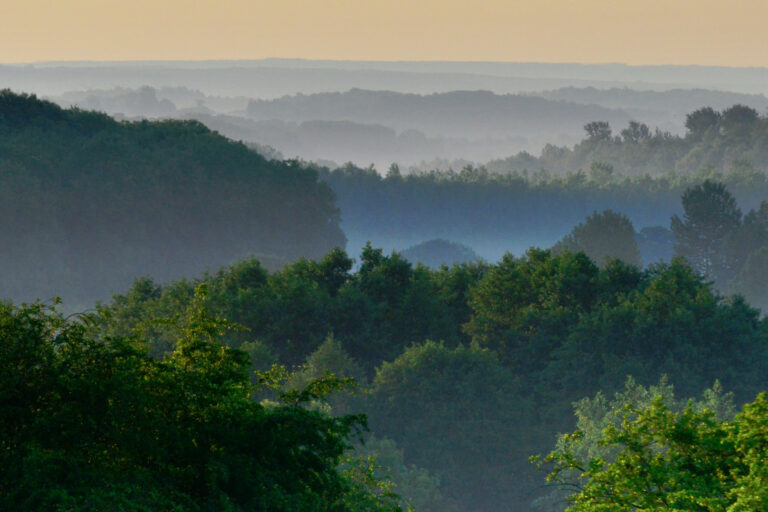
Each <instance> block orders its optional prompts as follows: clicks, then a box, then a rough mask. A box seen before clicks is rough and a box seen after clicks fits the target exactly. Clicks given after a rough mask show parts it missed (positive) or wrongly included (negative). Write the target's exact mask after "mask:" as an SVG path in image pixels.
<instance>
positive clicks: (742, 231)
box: [553, 180, 768, 311]
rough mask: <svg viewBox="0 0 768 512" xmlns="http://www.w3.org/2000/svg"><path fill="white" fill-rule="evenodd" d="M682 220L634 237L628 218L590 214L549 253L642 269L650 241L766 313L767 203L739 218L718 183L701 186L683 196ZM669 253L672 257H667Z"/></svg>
mask: <svg viewBox="0 0 768 512" xmlns="http://www.w3.org/2000/svg"><path fill="white" fill-rule="evenodd" d="M682 206H683V215H682V217H679V216H677V215H675V216H673V217H672V219H671V222H670V228H671V229H666V228H663V227H661V226H659V227H656V228H654V230H653V232H651V230H649V229H647V228H646V229H644V230H642V231H641V232H640V233H636V232H635V229H634V227H633V225H632V222H631V221H630V220H629V218H627V216H625V215H622V214H620V213H616V212H614V211H612V210H605V211H603V212H594V213H593V214H592V215H590V216H589V217H587V219H586V220H585V221H584V222H583V223H580V224H578V225H577V226H576V227H575V228H574V229H573V230H572V231H571V233H570V234H568V235H566V236H565V237H564V238H563V239H562V240H560V241H559V242H558V243H557V244H555V245H554V247H553V251H555V252H562V251H565V250H568V251H571V252H579V251H581V252H584V253H585V254H586V255H587V256H589V257H590V258H591V259H592V260H593V261H595V262H596V263H598V264H600V265H604V264H606V263H608V262H610V260H612V259H619V260H621V261H623V262H624V263H627V264H630V265H635V266H642V257H641V246H642V247H643V248H644V249H645V252H648V250H649V249H652V247H650V246H651V242H652V241H653V239H655V241H656V242H657V245H659V246H658V247H656V250H657V252H659V249H663V248H664V246H666V249H667V252H671V253H672V254H674V255H677V256H680V257H682V258H684V259H685V260H686V262H687V263H688V264H689V265H690V266H691V267H692V268H693V269H694V270H695V271H696V272H698V273H699V274H701V275H703V276H705V277H706V278H708V279H711V280H712V281H713V282H714V284H715V286H716V287H717V289H718V290H720V291H722V292H723V293H728V294H735V293H739V294H741V295H743V296H744V297H746V298H747V299H748V301H749V303H750V304H752V305H753V306H756V307H759V308H761V309H762V310H763V311H766V309H768V308H766V306H768V303H766V299H767V298H768V293H767V292H766V290H768V287H767V286H766V285H768V283H767V282H766V280H765V277H764V276H765V275H766V268H768V267H766V265H768V202H765V201H763V202H761V203H760V206H759V207H758V208H756V209H752V210H750V211H749V212H748V213H747V214H746V215H742V212H741V209H740V208H739V207H738V205H737V203H736V199H735V198H734V197H733V195H732V194H731V193H730V192H729V191H728V189H727V188H726V186H725V185H724V184H723V183H719V182H715V181H710V180H707V181H704V183H702V184H700V185H696V186H693V187H690V188H688V189H686V190H685V192H684V193H683V195H682ZM670 250H671V251H670Z"/></svg>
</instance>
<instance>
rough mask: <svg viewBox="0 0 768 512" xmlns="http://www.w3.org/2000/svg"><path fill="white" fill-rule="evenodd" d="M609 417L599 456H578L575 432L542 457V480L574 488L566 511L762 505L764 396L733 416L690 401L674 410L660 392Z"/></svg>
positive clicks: (767, 479)
mask: <svg viewBox="0 0 768 512" xmlns="http://www.w3.org/2000/svg"><path fill="white" fill-rule="evenodd" d="M613 416H614V419H613V420H612V421H611V422H610V423H609V424H608V425H607V426H606V427H605V428H604V429H603V430H602V432H601V433H600V435H599V436H598V439H597V445H598V446H599V447H601V448H600V450H601V451H602V453H601V454H598V455H595V456H590V457H587V458H586V460H585V458H584V457H582V456H580V455H579V451H581V450H583V444H584V443H585V440H586V437H585V433H584V432H583V431H581V430H577V431H575V432H573V433H571V434H566V435H565V436H563V437H562V438H561V440H560V445H559V448H558V449H557V450H555V451H553V452H552V453H550V454H549V455H548V456H547V457H546V458H544V459H543V462H544V463H545V464H547V463H548V464H551V468H552V470H551V472H550V474H549V476H548V480H549V481H550V482H554V483H565V481H564V480H563V479H564V477H565V480H566V481H568V482H569V483H570V485H572V487H571V489H575V490H573V491H571V492H569V496H568V501H569V502H570V504H571V506H570V507H569V508H568V510H569V511H572V512H597V511H616V512H619V511H624V510H626V511H629V510H659V511H673V510H686V511H688V510H696V511H702V512H716V511H724V510H728V511H739V512H746V511H755V510H764V509H765V507H766V505H768V493H766V488H767V487H766V486H767V485H768V462H766V461H768V434H767V433H766V429H765V425H766V423H767V422H768V401H766V395H765V394H760V395H758V397H757V399H756V400H755V401H754V402H752V403H750V404H747V405H745V406H744V408H743V409H742V411H741V412H740V413H739V414H737V415H736V416H735V417H734V418H733V419H722V418H718V417H717V415H716V413H715V412H714V411H713V410H711V409H709V408H707V407H696V406H695V404H693V403H689V404H688V405H687V406H686V407H685V408H683V409H682V410H680V411H675V410H673V409H672V408H670V406H669V405H668V404H667V403H666V401H665V399H664V397H663V396H662V395H658V396H656V397H655V398H654V399H653V400H651V402H650V403H648V404H642V405H636V404H632V403H627V404H624V405H623V406H622V407H620V408H617V409H615V410H614V411H613ZM592 444H593V445H594V442H593V443H592ZM574 476H575V477H576V480H573V477H574Z"/></svg>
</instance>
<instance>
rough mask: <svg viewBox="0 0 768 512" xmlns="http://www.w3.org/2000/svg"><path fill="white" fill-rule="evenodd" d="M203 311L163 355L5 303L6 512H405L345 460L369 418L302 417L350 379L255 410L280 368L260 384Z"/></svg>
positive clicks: (0, 318)
mask: <svg viewBox="0 0 768 512" xmlns="http://www.w3.org/2000/svg"><path fill="white" fill-rule="evenodd" d="M204 300H205V288H204V287H198V288H197V289H196V291H195V295H194V299H193V301H192V304H191V307H190V308H189V309H188V310H187V311H186V312H185V313H186V316H185V317H184V318H183V319H177V320H178V322H177V324H176V332H177V335H178V338H177V340H176V342H175V345H174V348H173V350H171V351H169V352H168V353H166V354H165V355H164V356H163V357H161V358H157V357H151V356H150V355H149V346H148V340H147V339H146V338H142V337H140V336H129V337H113V336H110V335H107V334H106V333H105V332H104V330H103V329H101V328H99V327H98V321H97V319H95V318H93V317H89V316H83V317H81V318H79V319H75V320H72V319H70V320H67V319H64V318H62V317H61V316H60V315H58V314H57V313H56V312H55V311H53V310H52V309H50V308H48V307H45V306H43V305H41V304H39V303H37V304H34V305H31V306H25V307H14V306H11V305H8V304H3V305H1V306H0V324H1V325H2V329H0V382H2V385H1V386H0V508H2V509H3V510H29V511H49V510H77V511H99V510H124V511H130V512H142V511H153V512H164V511H167V512H172V511H181V510H184V511H191V512H194V511H201V512H202V511H206V510H220V511H232V512H235V511H262V510H274V511H285V512H289V511H291V512H294V511H302V510H306V511H310V510H312V511H357V510H372V511H380V512H395V511H398V510H400V504H399V503H400V502H399V498H398V497H397V496H396V495H395V494H394V493H393V492H392V491H391V490H390V488H391V483H390V482H387V481H380V480H377V479H376V477H375V474H374V469H375V466H372V463H371V461H368V460H366V459H363V458H358V459H357V460H353V459H352V458H350V457H349V456H348V455H346V454H347V453H348V450H349V448H350V443H351V442H352V441H353V440H354V439H355V438H356V437H357V436H358V435H359V433H360V432H361V431H363V430H364V429H365V418H364V417H363V416H361V415H343V416H331V415H328V414H325V413H324V412H323V411H322V410H320V409H318V408H312V407H308V406H307V404H308V403H309V402H310V401H311V400H318V399H322V397H323V396H325V395H326V394H327V393H328V392H329V391H332V390H337V389H340V388H342V387H344V386H345V385H347V382H346V381H345V380H342V379H337V378H335V377H332V376H330V375H326V376H324V377H323V378H320V379H314V380H311V381H310V382H309V383H307V385H306V386H304V387H303V388H301V389H300V390H292V391H290V392H286V393H282V394H280V396H279V399H278V401H259V397H260V396H263V394H264V393H263V388H264V386H265V385H271V386H274V385H276V384H278V383H279V382H280V381H281V380H282V378H283V377H284V374H285V371H284V368H280V367H275V368H274V369H273V370H272V371H271V372H269V373H263V374H260V376H259V383H258V384H255V385H254V384H252V383H251V379H250V378H249V373H251V372H250V368H251V362H250V358H249V357H248V355H247V354H246V353H245V352H243V351H241V350H237V349H233V348H230V347H227V346H225V345H222V344H221V342H220V338H221V335H222V333H223V332H224V331H225V330H226V328H227V325H228V324H227V323H226V322H223V321H221V320H219V319H216V318H215V317H213V316H211V315H210V313H209V311H208V310H207V309H206V308H205V307H204V306H203V302H204Z"/></svg>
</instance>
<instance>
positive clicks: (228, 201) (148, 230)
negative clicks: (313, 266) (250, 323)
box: [0, 90, 346, 306]
mask: <svg viewBox="0 0 768 512" xmlns="http://www.w3.org/2000/svg"><path fill="white" fill-rule="evenodd" d="M0 154H2V155H3V158H2V159H1V160H0V190H2V192H0V214H2V216H3V218H4V219H5V222H4V228H3V229H0V241H2V243H3V245H4V246H5V247H6V250H5V251H3V254H2V257H1V258H0V261H2V266H3V268H4V269H5V273H4V274H3V279H2V281H1V282H0V293H1V294H2V296H3V297H6V298H14V299H17V300H18V299H32V298H34V297H38V296H42V297H48V296H50V294H51V289H52V288H53V289H57V290H61V292H63V293H64V294H65V295H66V296H65V299H70V300H73V301H77V302H75V303H74V304H73V306H76V305H78V304H89V303H90V302H91V301H92V300H94V299H96V298H103V297H106V296H108V294H109V293H110V292H111V291H112V290H115V289H120V288H123V287H126V286H128V285H129V284H130V282H131V279H133V278H134V277H135V276H137V275H147V274H149V275H152V276H154V277H155V278H157V279H160V280H162V281H166V280H168V279H178V278H179V277H181V276H184V275H193V274H198V273H200V272H202V271H203V270H204V269H205V268H217V267H219V266H221V265H224V264H227V263H230V262H232V261H236V260H240V259H243V258H246V257H247V256H249V255H262V256H263V258H262V259H263V260H265V261H267V260H269V261H272V262H273V263H277V265H275V266H274V267H273V268H276V267H277V266H280V265H282V264H284V263H285V262H286V261H290V260H293V259H295V258H298V257H301V256H310V257H320V256H321V255H322V254H324V253H326V252H327V251H329V250H330V249H332V248H333V247H335V246H343V245H344V244H345V243H346V239H345V237H344V235H343V233H342V232H341V230H340V228H339V211H338V210H337V209H336V206H335V205H334V196H333V193H332V191H331V190H330V189H329V188H328V187H327V186H326V185H323V184H321V183H319V182H318V180H317V173H316V171H314V170H312V169H309V168H307V167H306V166H305V165H303V164H300V163H298V162H276V161H267V160H266V159H264V158H262V157H261V156H260V155H258V154H257V153H255V152H253V151H251V150H249V149H248V148H247V147H246V146H245V145H243V144H241V143H237V142H234V141H231V140H229V139H226V138H224V137H222V136H221V135H219V134H218V133H216V132H213V131H211V130H209V129H208V128H206V127H205V126H203V125H202V124H200V123H198V122H195V121H157V122H148V121H140V122H122V123H121V122H117V121H115V120H113V119H111V118H110V117H108V116H106V115H104V114H97V113H94V112H84V111H80V110H75V109H73V110H63V109H61V108H59V107H57V106H55V105H54V104H53V103H49V102H45V101H42V100H39V99H37V98H36V97H34V96H26V95H17V94H14V93H12V92H10V91H8V90H4V91H0Z"/></svg>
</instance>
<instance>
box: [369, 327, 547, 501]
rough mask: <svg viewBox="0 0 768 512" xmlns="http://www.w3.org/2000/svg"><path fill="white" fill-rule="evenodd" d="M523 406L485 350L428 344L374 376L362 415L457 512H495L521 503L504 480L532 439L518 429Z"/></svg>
mask: <svg viewBox="0 0 768 512" xmlns="http://www.w3.org/2000/svg"><path fill="white" fill-rule="evenodd" d="M529 406H530V404H529V403H528V402H527V400H526V398H525V397H524V395H523V387H522V386H521V384H520V383H519V382H518V380H517V379H516V378H515V377H514V376H513V374H512V373H511V372H510V371H509V370H507V369H505V368H504V367H502V366H501V364H499V361H498V358H497V356H496V355H495V354H493V353H492V352H491V351H489V350H486V349H481V348H479V347H477V346H470V347H466V346H458V347H456V348H454V349H451V348H447V347H446V346H445V345H443V344H439V343H435V342H431V341H427V342H424V343H422V344H417V345H412V346H410V347H408V348H407V349H406V350H405V351H404V352H403V353H402V354H401V355H400V356H398V357H397V359H395V360H394V361H392V362H388V363H384V364H382V366H381V367H380V368H379V369H378V370H377V372H376V376H375V378H374V380H373V385H372V390H371V397H370V402H369V408H368V414H369V418H370V424H371V428H372V429H373V431H374V432H376V433H377V435H381V436H386V437H387V438H390V439H394V440H395V441H396V442H397V444H398V446H400V447H401V448H402V449H403V453H404V460H405V462H406V463H407V464H414V465H416V466H418V467H422V468H425V469H427V470H429V471H430V472H432V473H434V474H436V475H438V476H439V477H440V480H441V482H442V484H443V485H442V493H443V494H444V495H445V496H446V497H448V498H451V499H452V500H455V501H456V503H457V504H458V505H459V507H460V508H467V509H474V510H498V509H500V507H504V506H505V505H504V504H505V503H510V502H515V501H517V500H519V499H521V497H520V495H519V494H517V493H518V490H519V489H516V488H515V487H514V486H509V485H508V479H509V478H511V477H512V475H513V474H514V472H515V470H516V469H517V468H520V467H524V465H525V458H524V456H523V454H524V451H523V450H521V448H522V447H524V446H530V439H529V437H530V436H535V433H534V432H532V431H531V430H529V429H528V428H526V427H524V425H527V421H528V418H529V417H530V413H529ZM510 434H511V435H512V436H513V437H512V438H510Z"/></svg>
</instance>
